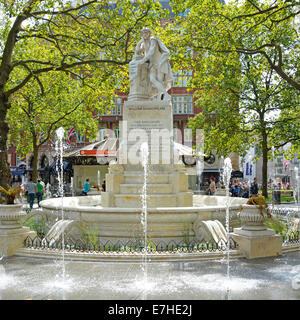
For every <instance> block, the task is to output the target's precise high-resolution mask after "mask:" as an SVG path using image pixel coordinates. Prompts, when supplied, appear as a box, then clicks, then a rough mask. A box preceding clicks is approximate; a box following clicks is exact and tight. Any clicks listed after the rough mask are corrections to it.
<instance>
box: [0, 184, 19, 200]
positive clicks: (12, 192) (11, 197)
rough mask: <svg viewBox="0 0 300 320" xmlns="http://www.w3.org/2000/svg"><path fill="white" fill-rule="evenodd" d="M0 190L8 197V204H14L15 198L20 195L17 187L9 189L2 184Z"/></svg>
mask: <svg viewBox="0 0 300 320" xmlns="http://www.w3.org/2000/svg"><path fill="white" fill-rule="evenodd" d="M0 192H1V193H3V194H4V195H5V197H6V204H14V202H15V198H16V197H19V190H18V189H16V188H10V187H8V188H7V189H5V188H3V187H1V186H0Z"/></svg>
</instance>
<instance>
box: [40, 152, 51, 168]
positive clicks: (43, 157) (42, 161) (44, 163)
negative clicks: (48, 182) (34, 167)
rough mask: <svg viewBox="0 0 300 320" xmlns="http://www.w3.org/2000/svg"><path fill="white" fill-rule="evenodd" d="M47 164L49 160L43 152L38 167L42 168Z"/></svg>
mask: <svg viewBox="0 0 300 320" xmlns="http://www.w3.org/2000/svg"><path fill="white" fill-rule="evenodd" d="M48 166H49V160H48V158H47V156H46V155H45V154H43V155H42V157H41V160H40V168H42V169H44V168H47V167H48Z"/></svg>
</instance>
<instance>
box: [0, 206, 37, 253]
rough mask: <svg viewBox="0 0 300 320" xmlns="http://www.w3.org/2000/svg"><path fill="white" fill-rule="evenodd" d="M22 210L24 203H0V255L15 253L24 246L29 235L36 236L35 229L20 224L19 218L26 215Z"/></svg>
mask: <svg viewBox="0 0 300 320" xmlns="http://www.w3.org/2000/svg"><path fill="white" fill-rule="evenodd" d="M21 210H22V204H10V205H0V255H3V256H11V255H13V254H14V253H15V251H16V250H17V249H18V248H21V247H23V245H24V240H25V239H26V238H27V236H31V237H35V236H36V233H35V232H34V231H30V229H29V228H27V227H22V225H21V224H20V222H19V220H20V219H21V218H24V217H25V216H26V213H25V212H23V211H21Z"/></svg>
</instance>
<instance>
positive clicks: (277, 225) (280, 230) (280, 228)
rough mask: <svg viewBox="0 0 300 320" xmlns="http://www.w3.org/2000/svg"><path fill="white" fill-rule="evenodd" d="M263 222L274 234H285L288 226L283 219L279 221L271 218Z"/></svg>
mask: <svg viewBox="0 0 300 320" xmlns="http://www.w3.org/2000/svg"><path fill="white" fill-rule="evenodd" d="M264 224H265V225H266V226H267V227H268V228H271V229H273V230H274V231H275V232H276V234H280V235H282V236H285V235H286V234H287V232H288V226H287V225H286V223H284V222H283V221H280V220H278V219H274V218H273V219H271V220H267V221H265V222H264Z"/></svg>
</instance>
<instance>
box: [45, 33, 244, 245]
mask: <svg viewBox="0 0 300 320" xmlns="http://www.w3.org/2000/svg"><path fill="white" fill-rule="evenodd" d="M141 35H142V37H143V38H142V40H140V41H139V43H138V44H137V46H136V49H135V55H134V57H133V60H132V61H131V62H130V64H129V73H130V93H129V97H128V101H127V102H126V103H125V105H124V109H123V121H122V123H121V124H120V146H119V150H118V162H117V163H110V165H109V172H108V174H107V175H106V192H102V194H101V196H86V197H70V198H64V202H63V207H64V214H65V219H68V220H70V221H69V223H66V222H65V221H59V222H57V224H63V225H64V226H63V227H59V226H57V225H56V226H54V227H53V229H52V230H51V237H52V238H54V239H55V238H57V239H58V238H59V237H60V234H61V232H66V233H68V234H69V236H72V234H73V235H74V234H75V233H76V234H78V233H79V232H80V226H78V224H77V223H73V222H72V221H75V222H78V223H79V225H80V224H85V225H88V226H93V227H95V226H96V227H97V228H96V229H97V230H98V231H97V233H98V234H97V235H98V237H99V239H100V240H101V241H111V242H114V243H116V242H118V241H128V240H133V239H139V238H141V237H142V234H143V227H142V223H141V209H142V201H141V194H142V188H143V184H144V170H143V166H142V163H141V154H140V147H141V145H142V144H143V143H147V145H148V147H149V160H148V169H149V172H148V178H147V197H146V199H147V233H148V235H147V238H148V239H150V240H151V241H154V242H155V241H159V242H160V243H161V242H165V243H167V242H170V241H175V242H176V243H178V242H181V241H183V240H184V239H187V238H188V239H190V240H191V239H197V240H199V241H200V240H210V239H214V240H215V241H220V240H221V241H224V234H226V231H225V229H224V227H223V225H222V224H221V223H220V222H219V221H221V222H222V223H223V224H224V223H225V214H226V205H225V197H220V196H217V197H213V196H200V195H197V196H193V194H192V192H191V191H189V190H188V176H187V174H186V172H185V166H184V165H183V163H182V162H180V161H179V155H178V154H177V151H176V148H174V142H173V107H172V103H171V97H170V96H169V95H168V93H167V90H168V89H169V87H170V85H171V80H172V72H171V68H170V63H169V59H168V58H169V50H168V49H167V48H166V46H165V45H164V44H163V43H162V41H161V40H160V39H158V38H157V37H151V32H150V30H149V29H148V28H144V29H143V30H142V32H141ZM245 201H246V200H245V199H238V198H234V199H231V203H230V209H231V210H230V214H231V218H232V219H233V220H237V212H238V209H239V206H240V205H241V204H243V203H245ZM61 202H62V200H61V199H48V200H44V201H43V202H41V204H40V205H41V207H42V208H43V212H44V213H45V214H47V215H48V218H50V219H51V217H52V218H53V221H54V219H55V218H56V217H57V211H58V210H60V207H61V205H62V203H61ZM71 220H72V221H71ZM217 220H218V221H217ZM204 221H205V223H204ZM76 226H78V227H76ZM94 229H95V228H94ZM53 230H59V232H58V233H57V235H56V236H55V232H54V233H53Z"/></svg>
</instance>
